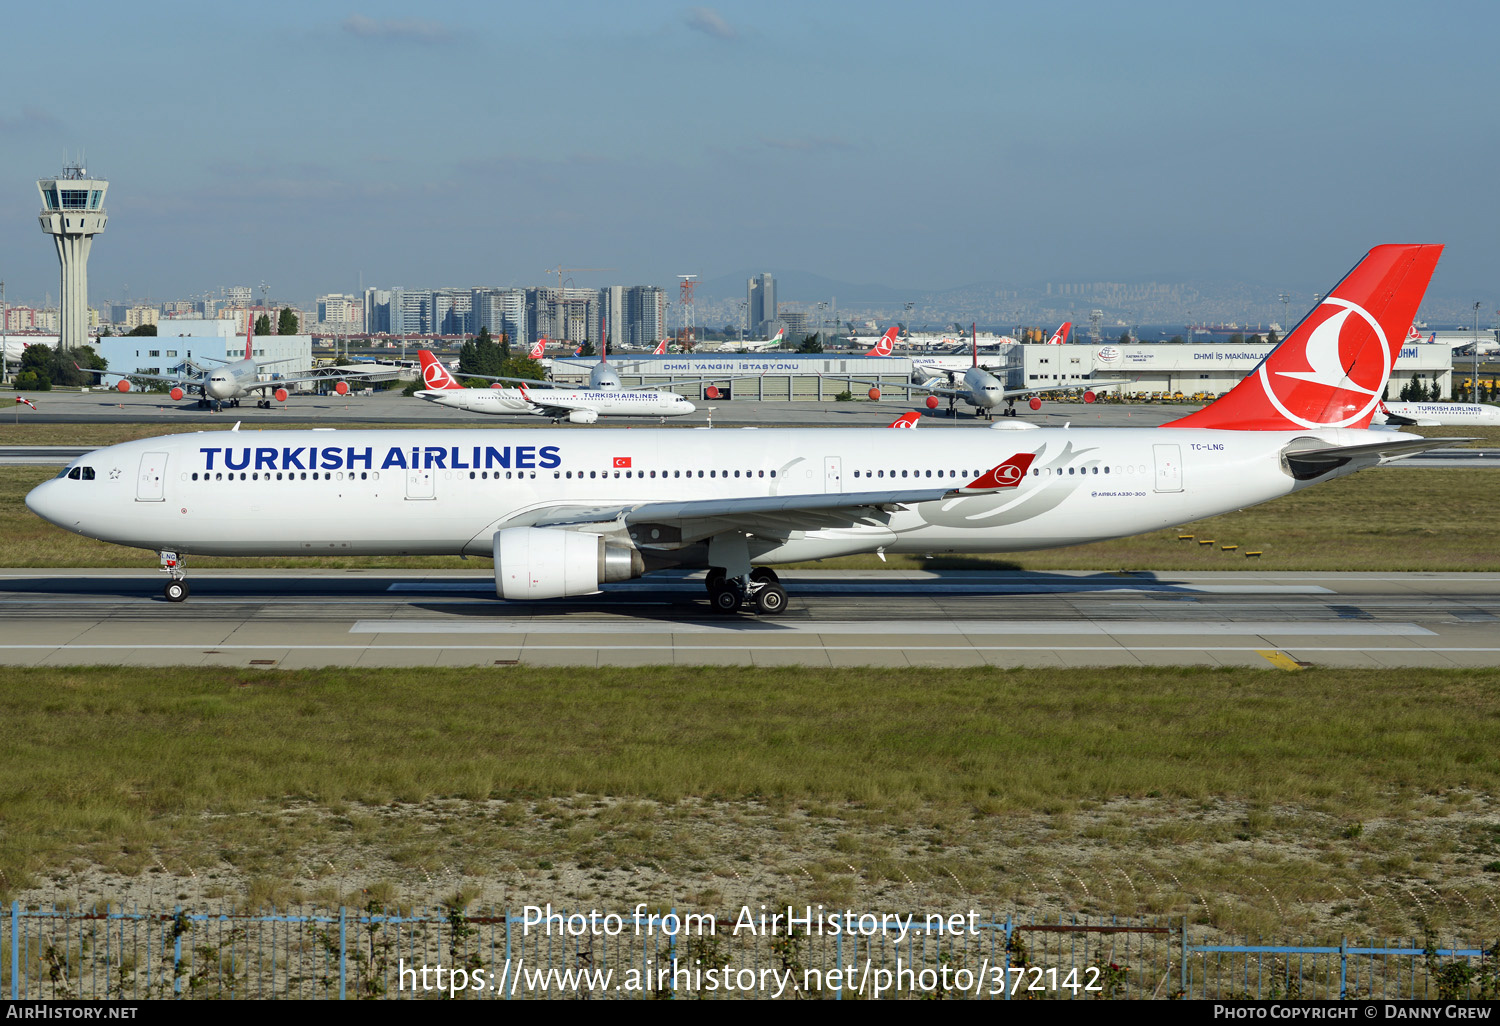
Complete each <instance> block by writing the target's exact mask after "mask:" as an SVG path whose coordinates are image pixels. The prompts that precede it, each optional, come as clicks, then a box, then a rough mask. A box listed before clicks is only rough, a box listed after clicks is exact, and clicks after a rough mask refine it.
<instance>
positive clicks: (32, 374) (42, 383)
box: [12, 371, 52, 392]
mask: <svg viewBox="0 0 1500 1026" xmlns="http://www.w3.org/2000/svg"><path fill="white" fill-rule="evenodd" d="M12 384H14V385H15V389H16V391H17V392H50V391H52V382H50V381H48V380H47V379H46V378H45V377H43V376H42V375H40V374H38V373H37V372H36V371H22V372H21V373H20V374H17V375H16V380H15V381H14V382H12Z"/></svg>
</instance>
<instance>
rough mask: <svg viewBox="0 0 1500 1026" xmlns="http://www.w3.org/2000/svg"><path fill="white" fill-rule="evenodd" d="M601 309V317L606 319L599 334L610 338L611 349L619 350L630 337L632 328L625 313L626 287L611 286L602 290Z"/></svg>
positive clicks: (608, 339)
mask: <svg viewBox="0 0 1500 1026" xmlns="http://www.w3.org/2000/svg"><path fill="white" fill-rule="evenodd" d="M599 307H600V311H601V313H600V316H602V317H603V318H604V323H603V324H601V325H600V328H599V334H600V336H601V337H605V336H608V338H607V341H608V342H609V347H610V348H611V349H618V348H619V347H620V346H622V345H624V344H625V341H626V339H628V338H629V337H630V326H629V324H628V323H627V315H626V313H625V286H624V285H610V286H608V287H606V288H602V289H600V290H599Z"/></svg>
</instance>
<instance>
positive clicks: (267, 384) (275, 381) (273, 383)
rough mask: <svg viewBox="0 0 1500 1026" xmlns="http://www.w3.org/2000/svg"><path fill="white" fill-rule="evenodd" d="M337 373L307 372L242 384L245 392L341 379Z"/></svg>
mask: <svg viewBox="0 0 1500 1026" xmlns="http://www.w3.org/2000/svg"><path fill="white" fill-rule="evenodd" d="M342 380H344V379H343V378H342V377H341V376H340V375H338V374H308V375H306V376H304V377H300V378H272V379H271V380H270V381H252V382H251V383H250V384H248V385H246V386H244V388H245V391H246V392H255V391H258V390H260V389H263V388H271V389H276V388H285V387H286V386H287V385H300V384H301V383H302V382H304V381H342Z"/></svg>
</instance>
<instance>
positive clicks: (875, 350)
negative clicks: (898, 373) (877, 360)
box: [865, 327, 896, 356]
mask: <svg viewBox="0 0 1500 1026" xmlns="http://www.w3.org/2000/svg"><path fill="white" fill-rule="evenodd" d="M895 348H896V329H895V328H894V327H892V328H886V329H885V334H884V335H881V336H880V341H879V342H876V343H875V344H874V345H873V346H871V347H870V351H869V352H868V353H866V354H865V355H866V356H890V355H891V350H893V349H895Z"/></svg>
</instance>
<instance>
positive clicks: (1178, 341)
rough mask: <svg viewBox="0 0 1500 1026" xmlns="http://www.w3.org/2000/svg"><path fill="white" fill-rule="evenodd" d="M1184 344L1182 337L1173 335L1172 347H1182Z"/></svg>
mask: <svg viewBox="0 0 1500 1026" xmlns="http://www.w3.org/2000/svg"><path fill="white" fill-rule="evenodd" d="M1182 342H1183V339H1182V336H1181V335H1173V336H1172V341H1171V345H1174V346H1180V345H1182Z"/></svg>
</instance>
